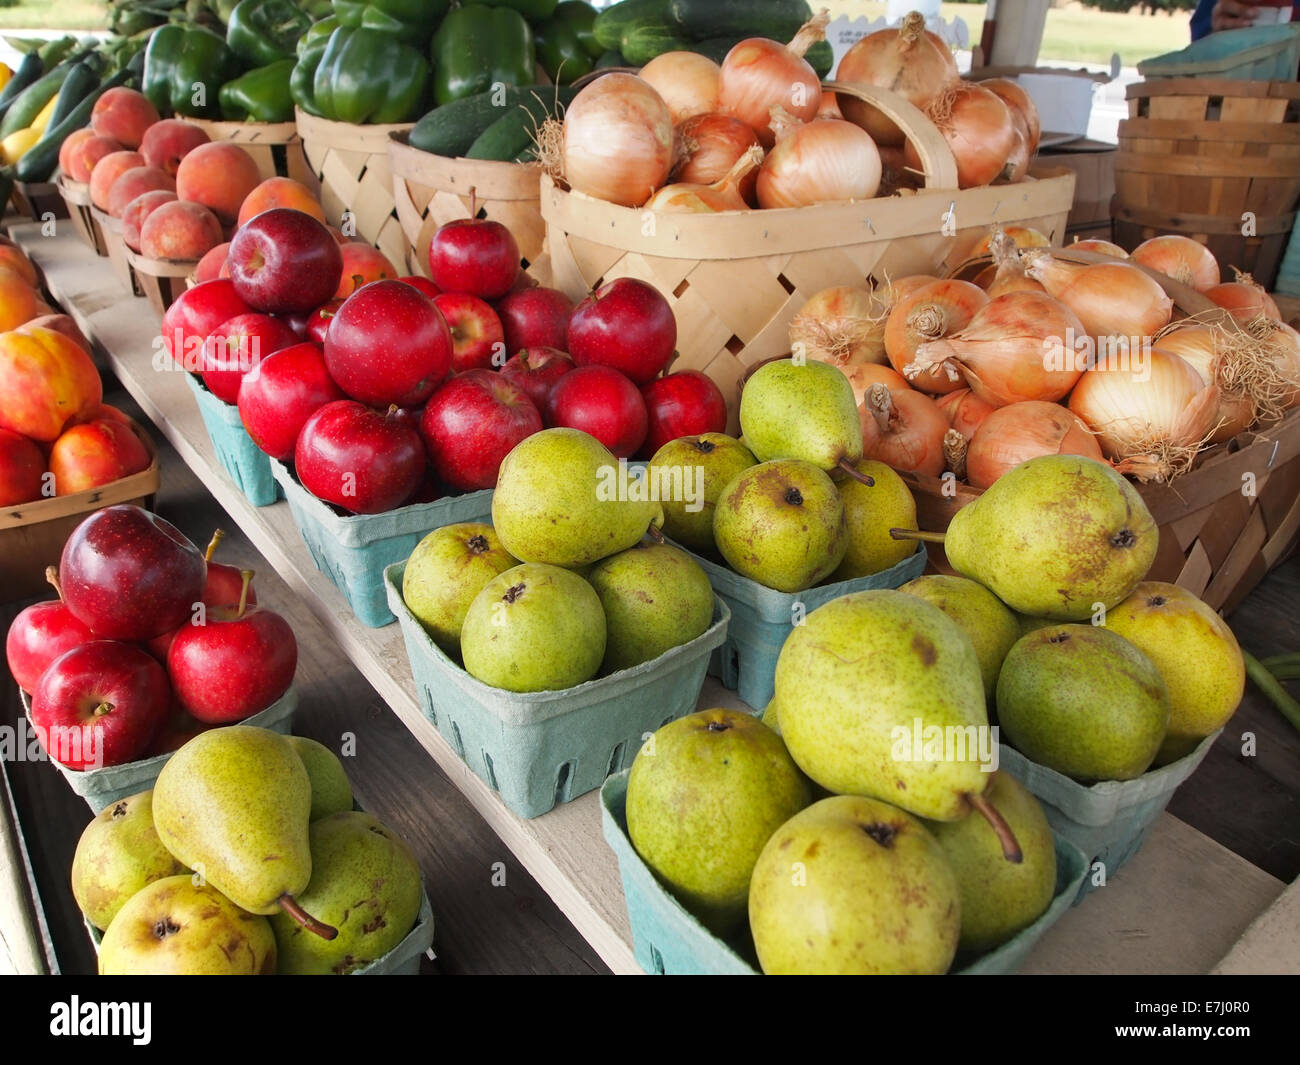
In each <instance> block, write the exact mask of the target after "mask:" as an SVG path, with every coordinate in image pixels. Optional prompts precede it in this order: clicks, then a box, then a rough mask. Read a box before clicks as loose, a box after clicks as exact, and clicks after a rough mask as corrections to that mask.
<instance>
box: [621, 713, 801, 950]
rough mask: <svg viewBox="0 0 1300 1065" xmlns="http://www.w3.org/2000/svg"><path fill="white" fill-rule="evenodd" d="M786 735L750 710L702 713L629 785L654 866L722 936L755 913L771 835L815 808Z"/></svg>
mask: <svg viewBox="0 0 1300 1065" xmlns="http://www.w3.org/2000/svg"><path fill="white" fill-rule="evenodd" d="M808 802H809V794H808V785H807V783H806V781H805V780H804V778H803V774H801V773H800V772H799V769H798V767H797V766H796V765H795V764H794V762H793V761H792V760H791V758H790V755H789V754H788V753H787V752H786V749H785V747H784V745H783V744H782V743H781V740H780V738H779V737H778V736H776V735H774V734H773V733H772V731H771V730H770V729H767V728H764V727H763V724H762V723H761V722H760V721H758V720H757V719H755V718H754V717H752V716H751V715H749V714H746V713H744V712H743V711H740V710H701V711H699V712H697V713H694V714H691V715H690V716H688V717H684V718H680V719H679V720H677V721H673V722H670V723H669V724H667V725H664V726H663V728H661V729H659V730H658V731H657V732H656V733H655V734H654V735H653V736H652V737H651V738H650V739H649V740H647V741H646V743H645V744H644V745H643V746H642V747H641V749H640V750H639V751H638V752H637V756H636V761H634V762H633V763H632V772H631V774H630V775H629V777H628V782H627V831H628V836H629V837H630V838H631V840H632V845H633V846H634V847H635V848H636V850H637V853H638V854H639V855H641V857H642V858H643V859H644V860H645V863H646V864H647V865H648V866H650V868H651V869H653V870H654V871H655V873H656V874H657V875H658V876H659V877H660V879H662V880H663V881H664V883H665V884H667V885H668V889H669V890H670V891H671V892H672V893H673V894H674V895H675V896H676V897H677V899H678V901H679V902H681V904H682V905H683V906H685V907H686V908H687V909H688V910H690V911H691V912H692V913H693V914H695V916H696V917H698V918H699V919H700V920H701V921H702V922H703V923H704V924H705V925H706V926H708V927H709V928H710V929H712V930H713V931H714V932H715V933H717V934H719V935H725V934H727V933H728V932H730V931H731V930H732V929H733V928H734V927H735V926H737V925H738V924H740V923H741V922H742V921H743V920H744V917H745V906H746V900H747V899H748V897H749V879H750V873H751V872H752V871H753V868H754V862H755V860H756V859H757V858H758V855H759V852H760V851H761V850H762V849H763V845H764V844H765V843H766V842H767V841H768V838H769V837H770V836H771V835H772V833H773V832H775V831H776V830H777V829H778V828H780V827H781V825H782V824H783V823H785V821H786V820H787V819H789V818H790V817H792V816H793V815H794V814H796V813H797V812H798V811H800V810H802V809H803V808H804V807H805V806H807V805H808Z"/></svg>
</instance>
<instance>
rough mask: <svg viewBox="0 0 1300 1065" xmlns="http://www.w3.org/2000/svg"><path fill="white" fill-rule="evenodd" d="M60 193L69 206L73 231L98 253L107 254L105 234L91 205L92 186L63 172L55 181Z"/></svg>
mask: <svg viewBox="0 0 1300 1065" xmlns="http://www.w3.org/2000/svg"><path fill="white" fill-rule="evenodd" d="M55 184H56V185H57V186H58V189H59V195H60V196H62V197H63V202H64V203H65V204H66V205H67V208H68V221H69V223H71V225H72V231H73V232H74V233H76V234H77V236H78V237H80V238H81V242H82V243H83V244H85V245H86V247H88V248H90V250H91V251H93V252H94V253H95V254H96V255H101V256H103V255H107V254H108V245H107V244H106V243H105V241H104V234H103V233H101V232H100V230H99V223H98V222H96V221H95V216H94V214H93V213H92V210H91V206H90V186H89V185H88V184H87V183H86V182H84V181H72V180H71V179H70V178H68V177H65V176H64V175H63V174H60V175H59V178H58V180H57V181H56V182H55Z"/></svg>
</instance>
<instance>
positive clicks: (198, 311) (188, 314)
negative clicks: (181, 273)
mask: <svg viewBox="0 0 1300 1065" xmlns="http://www.w3.org/2000/svg"><path fill="white" fill-rule="evenodd" d="M252 309H253V308H252V307H250V306H249V305H248V304H247V303H245V302H244V300H243V298H242V297H241V296H240V295H239V293H237V292H236V291H235V286H234V285H233V284H232V283H231V281H230V279H229V278H225V277H223V278H218V279H217V280H216V281H205V282H203V284H201V285H195V286H194V287H193V288H191V289H187V290H186V291H184V292H182V293H181V294H180V296H179V297H178V298H177V300H176V302H175V303H173V304H172V305H171V306H170V307H168V308H167V311H166V313H165V314H164V315H163V320H162V342H163V346H164V347H165V348H166V349H167V351H168V353H169V354H170V355H171V357H172V358H173V359H175V360H176V361H177V362H178V363H180V364H181V365H182V367H184V369H186V370H188V371H189V372H190V373H198V372H199V371H201V370H202V369H203V359H202V356H201V354H200V349H201V348H202V347H203V341H204V340H205V339H207V336H208V334H209V333H211V332H212V330H214V329H216V328H217V326H219V325H220V324H221V323H222V322H228V321H230V319H232V318H234V317H235V316H236V315H240V314H247V313H248V312H249V311H251V310H252Z"/></svg>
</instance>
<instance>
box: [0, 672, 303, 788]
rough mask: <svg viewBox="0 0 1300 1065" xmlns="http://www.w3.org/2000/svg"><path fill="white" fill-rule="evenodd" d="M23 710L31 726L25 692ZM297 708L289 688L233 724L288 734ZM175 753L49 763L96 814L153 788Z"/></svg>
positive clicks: (30, 716) (52, 760) (294, 693)
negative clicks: (98, 762)
mask: <svg viewBox="0 0 1300 1065" xmlns="http://www.w3.org/2000/svg"><path fill="white" fill-rule="evenodd" d="M22 701H23V709H24V710H26V712H27V721H28V724H29V725H30V724H31V720H32V706H31V700H30V699H29V698H28V696H27V693H26V692H22ZM297 709H298V693H297V691H296V690H295V689H293V688H290V689H289V690H288V691H287V692H285V693H284V695H282V696H281V697H280V698H279V699H277V700H276V701H275V702H273V703H272V704H271V705H270V706H268V707H267V708H266V709H265V710H259V711H258V712H257V713H256V714H254V715H253V716H252V717H247V718H245V719H244V720H243V721H238V722H231V724H239V725H256V726H258V727H259V728H265V729H270V730H271V731H272V732H279V733H282V734H284V735H286V736H287V735H288V734H289V731H290V729H292V728H293V715H294V712H295V711H296V710H297ZM173 753H174V752H172V751H168V752H167V753H166V754H157V755H154V756H153V757H152V758H141V759H139V760H138V761H135V762H123V763H122V764H121V765H106V766H104V767H103V768H102V769H69V768H68V767H67V766H65V765H61V764H60V763H58V762H56V761H54V759H53V758H51V759H50V764H51V765H53V766H54V768H55V769H57V770H58V771H59V772H60V773H62V774H63V779H64V780H66V781H67V782H68V785H69V787H71V788H72V790H73V791H74V792H76V793H77V794H78V795H80V796H81V797H82V798H83V799H85V800H86V803H87V805H89V806H90V808H91V809H92V810H94V811H95V813H99V811H100V810H102V809H104V807H105V806H109V805H111V804H112V803H115V802H117V800H118V799H125V798H126V797H127V796H128V795H138V794H139V793H140V792H142V791H148V790H149V789H150V788H152V787H153V785H154V781H156V780H157V779H158V774H159V773H161V772H162V767H163V766H164V765H166V764H167V759H169V758H170V757H171V756H172V754H173Z"/></svg>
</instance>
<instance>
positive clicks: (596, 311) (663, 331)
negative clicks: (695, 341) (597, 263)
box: [566, 277, 677, 385]
mask: <svg viewBox="0 0 1300 1065" xmlns="http://www.w3.org/2000/svg"><path fill="white" fill-rule="evenodd" d="M676 346H677V319H676V318H675V317H673V309H672V308H671V307H670V306H668V301H667V300H666V299H664V298H663V296H661V295H660V294H659V290H658V289H657V288H655V287H654V286H653V285H647V284H646V283H645V282H644V281H638V280H636V278H632V277H620V278H618V280H616V281H611V282H610V283H609V284H608V285H601V286H600V288H598V289H597V290H596V291H595V292H593V293H592V294H591V295H590V296H588V297H587V298H586V299H585V300H583V301H582V302H581V303H579V304H578V306H577V307H576V308H575V309H574V312H573V314H572V315H571V316H570V318H569V332H568V348H567V349H566V350H567V351H568V353H569V354H570V355H572V356H573V361H574V362H575V363H577V364H578V365H579V366H612V367H613V368H614V369H616V370H619V371H621V372H622V373H625V374H626V375H627V376H628V377H630V378H632V380H633V381H635V382H636V383H637V384H638V385H644V384H646V383H648V382H650V381H652V380H654V378H656V377H658V376H659V373H660V371H661V370H663V368H664V367H665V366H667V365H668V363H669V361H670V360H671V359H672V357H673V349H674V348H675V347H676Z"/></svg>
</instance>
